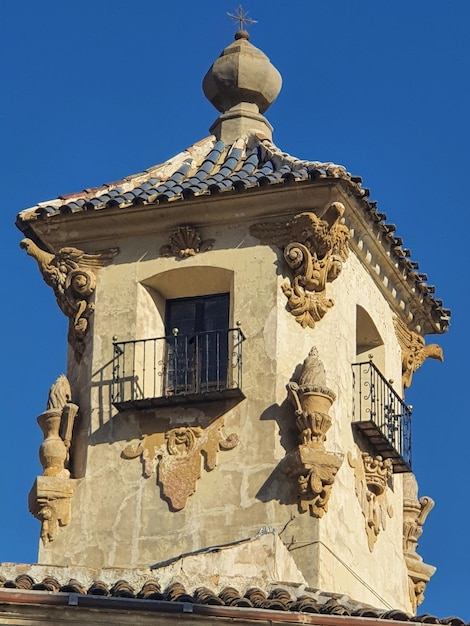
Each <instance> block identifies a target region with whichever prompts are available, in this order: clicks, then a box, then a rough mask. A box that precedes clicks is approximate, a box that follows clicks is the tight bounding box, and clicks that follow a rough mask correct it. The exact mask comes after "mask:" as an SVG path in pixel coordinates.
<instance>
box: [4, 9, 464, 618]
mask: <svg viewBox="0 0 470 626" xmlns="http://www.w3.org/2000/svg"><path fill="white" fill-rule="evenodd" d="M236 6H237V2H227V1H226V0H199V2H197V3H195V2H189V1H188V0H183V1H180V2H178V3H176V2H175V3H170V2H165V3H164V2H159V1H155V0H154V1H151V0H132V2H131V0H81V1H80V2H74V1H72V0H41V2H37V0H3V1H2V2H1V6H0V15H1V20H0V21H1V23H0V52H1V57H2V67H3V78H2V84H3V89H2V99H1V103H0V119H1V121H0V130H1V139H2V150H1V155H0V159H1V180H2V193H1V210H0V220H1V226H0V233H1V237H2V244H1V246H0V255H1V257H2V259H1V260H2V268H3V298H2V301H3V305H1V306H0V316H1V323H0V328H1V332H2V343H1V345H2V350H3V358H2V373H1V381H2V386H3V394H2V425H1V428H2V453H1V455H0V466H1V467H0V477H1V479H0V481H1V493H2V515H1V516H0V562H1V561H15V562H25V563H28V562H34V561H35V560H36V557H37V544H38V537H39V522H37V521H36V520H35V519H34V518H33V517H32V516H31V515H30V514H29V513H28V510H27V494H28V491H29V489H30V487H31V485H32V483H33V481H34V479H35V477H36V475H37V474H39V473H40V465H39V461H38V457H37V454H38V448H39V445H40V443H41V440H42V437H41V433H40V430H39V427H38V426H37V424H36V416H37V415H39V414H40V413H41V412H42V411H43V410H44V408H45V402H46V399H47V393H48V390H49V387H50V385H51V383H52V382H53V381H54V380H55V379H56V378H57V376H58V374H60V373H61V372H63V371H64V370H65V354H66V332H67V331H66V319H65V318H64V317H63V315H62V314H61V313H60V311H59V309H58V307H57V306H56V304H55V301H54V297H53V294H52V291H51V290H50V289H49V288H48V287H46V285H45V284H44V283H43V282H42V279H41V278H40V275H39V272H38V271H37V268H36V265H35V264H34V262H33V261H32V260H31V259H30V258H29V257H26V255H25V254H24V252H23V251H22V250H20V249H19V247H18V243H19V241H20V239H21V233H20V232H19V231H17V230H16V229H15V227H14V221H15V217H16V214H17V213H18V212H19V211H20V210H22V209H24V208H26V207H28V206H31V205H33V204H36V203H37V202H39V201H42V200H47V199H51V198H55V197H57V196H58V195H59V194H63V193H71V192H74V191H79V190H82V189H84V188H86V187H92V186H95V185H99V184H101V183H104V182H109V181H113V180H117V179H119V178H121V177H123V176H126V175H128V174H132V173H135V172H138V171H142V170H143V169H146V168H148V167H150V166H152V165H155V164H157V163H160V162H162V161H164V160H166V159H167V158H169V157H171V156H172V155H174V154H176V153H178V152H180V151H181V150H183V149H184V148H185V147H187V146H189V145H191V144H192V143H194V142H196V141H198V140H199V139H202V138H203V137H205V136H207V135H208V128H209V126H210V125H211V123H212V122H213V121H214V119H215V118H216V117H217V112H216V111H215V109H213V108H212V106H211V105H210V104H209V103H208V102H207V101H206V100H205V98H204V96H203V94H202V91H201V81H202V78H203V76H204V74H205V72H206V70H207V69H208V68H209V66H210V64H211V63H212V61H213V60H214V59H215V58H216V56H218V54H219V53H220V51H221V50H222V49H223V48H224V47H225V46H226V45H228V44H229V43H230V42H231V41H232V37H233V32H234V27H233V24H232V23H231V21H230V20H229V18H228V17H227V15H226V13H227V11H230V12H233V11H234V10H235V9H236ZM245 8H246V9H247V10H248V11H249V14H250V16H251V17H253V18H254V19H256V20H257V21H258V24H256V25H254V26H253V27H252V28H251V37H252V42H253V43H254V44H255V45H256V46H258V47H260V48H261V49H262V50H263V51H264V52H265V53H266V54H267V55H268V56H269V57H270V59H271V61H272V62H273V63H274V64H275V65H276V67H277V68H278V69H279V71H280V72H281V74H282V76H283V81H284V85H283V89H282V91H281V94H280V95H279V97H278V100H277V101H276V102H275V103H274V105H273V106H272V107H271V109H270V110H269V111H268V112H267V117H268V118H269V120H270V122H271V123H272V124H273V126H274V129H275V130H274V141H275V143H276V144H277V145H278V146H279V147H281V148H282V149H283V150H285V151H286V152H289V153H291V154H294V155H295V156H298V157H300V158H305V159H311V160H320V161H334V162H336V163H340V164H342V165H344V166H346V168H347V169H348V170H349V171H350V172H351V173H352V174H354V175H360V176H362V178H363V180H364V184H365V186H367V187H369V188H370V189H371V198H373V199H375V200H378V202H379V209H380V210H381V211H382V212H385V213H387V221H389V222H393V223H395V224H396V225H397V231H396V234H397V235H399V236H401V237H403V239H404V243H405V246H406V247H408V248H410V249H411V252H412V258H413V260H416V261H418V262H419V263H420V271H422V272H424V273H427V274H428V277H429V283H430V284H434V285H436V296H437V297H438V298H441V299H442V300H443V301H444V304H445V306H447V307H449V308H451V309H452V312H453V315H452V322H451V327H450V330H449V332H448V333H447V335H445V336H442V337H432V336H430V337H427V341H428V343H432V342H436V341H437V342H438V343H440V344H441V345H442V347H443V349H444V355H445V362H444V364H440V363H438V362H437V361H429V362H427V363H426V364H425V365H424V366H423V367H422V369H421V370H420V371H419V372H418V373H417V374H416V375H415V377H414V379H413V385H412V387H411V389H410V390H409V391H408V393H407V396H406V400H407V402H409V403H411V404H413V406H414V414H413V443H414V447H413V455H414V456H413V461H414V470H415V473H416V475H417V478H418V482H419V484H420V494H421V495H429V496H431V497H432V498H433V499H434V500H435V501H436V506H435V508H434V510H433V511H432V512H431V514H430V516H429V518H428V520H427V522H426V525H425V529H424V534H423V536H422V538H421V540H420V542H419V553H420V554H421V555H422V556H423V557H424V560H425V561H426V562H428V563H432V564H433V565H436V566H437V567H438V571H437V573H436V574H435V576H434V578H433V579H432V581H431V583H430V584H429V585H428V588H427V591H426V601H425V603H424V604H423V605H422V606H421V607H420V612H429V613H433V614H436V615H438V616H440V617H445V616H447V615H451V614H454V615H455V614H456V615H458V616H460V617H462V618H464V619H466V620H467V621H468V620H470V609H469V605H468V598H467V595H468V591H467V589H468V560H469V556H470V537H469V534H468V531H467V527H468V522H467V516H468V514H469V504H468V493H469V490H468V463H467V459H468V446H469V443H468V442H469V441H470V420H469V418H470V415H469V413H470V410H469V403H468V402H467V397H466V390H467V388H468V370H469V368H468V360H467V359H468V354H469V350H468V349H469V347H470V337H469V324H468V322H467V318H468V296H467V288H466V287H465V280H466V278H467V271H468V269H469V262H468V247H469V244H468V235H467V230H468V226H467V223H466V221H465V215H466V214H467V212H468V206H467V203H468V180H469V175H468V172H469V165H470V164H469V157H468V146H469V145H470V129H469V121H468V116H469V111H470V87H469V67H470V37H469V34H468V33H469V26H470V2H469V1H468V0H446V1H441V2H438V1H437V0H426V1H425V0H406V1H405V0H397V1H395V2H386V1H385V0H357V1H356V0H335V2H329V3H325V2H321V3H320V2H314V1H313V0H293V2H289V3H287V2H285V1H281V0H270V2H269V3H267V2H260V1H259V0H251V2H250V3H246V4H245ZM384 565H385V564H384Z"/></svg>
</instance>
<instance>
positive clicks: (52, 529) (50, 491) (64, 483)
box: [28, 476, 76, 544]
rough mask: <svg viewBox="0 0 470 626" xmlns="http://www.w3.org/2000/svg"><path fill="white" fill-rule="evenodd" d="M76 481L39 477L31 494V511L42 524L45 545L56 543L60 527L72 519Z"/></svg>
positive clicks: (57, 477)
mask: <svg viewBox="0 0 470 626" xmlns="http://www.w3.org/2000/svg"><path fill="white" fill-rule="evenodd" d="M75 483H76V481H75V480H73V479H71V478H64V477H61V476H38V477H37V478H36V480H35V482H34V485H33V487H32V489H31V491H30V492H29V498H28V503H29V510H30V512H31V513H32V514H33V515H34V517H35V518H36V519H38V520H39V521H40V522H41V539H42V541H43V543H44V544H47V543H49V542H50V541H54V539H55V538H56V537H57V534H58V532H59V527H60V526H67V524H68V523H69V522H70V519H71V502H72V495H73V490H74V487H75Z"/></svg>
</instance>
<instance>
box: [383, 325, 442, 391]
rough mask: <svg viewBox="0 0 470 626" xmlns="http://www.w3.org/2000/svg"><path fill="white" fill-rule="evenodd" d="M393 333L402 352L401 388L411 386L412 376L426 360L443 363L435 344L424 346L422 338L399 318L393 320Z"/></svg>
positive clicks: (440, 353)
mask: <svg viewBox="0 0 470 626" xmlns="http://www.w3.org/2000/svg"><path fill="white" fill-rule="evenodd" d="M394 324H395V333H396V335H397V339H398V342H399V344H400V347H401V352H402V382H403V387H405V388H407V387H409V386H410V385H411V381H412V378H413V374H414V373H415V372H416V370H418V369H419V368H420V367H421V365H422V364H423V363H424V361H425V360H426V359H437V360H438V361H441V362H442V361H444V353H443V351H442V348H441V347H440V346H438V345H437V344H435V343H434V344H429V345H428V346H427V345H425V341H424V338H423V337H422V336H421V335H420V334H418V333H416V332H414V331H412V330H410V329H409V328H408V327H407V326H406V324H405V323H404V322H403V320H401V319H400V318H398V317H396V318H395V319H394Z"/></svg>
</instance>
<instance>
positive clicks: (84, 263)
mask: <svg viewBox="0 0 470 626" xmlns="http://www.w3.org/2000/svg"><path fill="white" fill-rule="evenodd" d="M20 247H21V248H24V249H25V250H26V254H28V255H29V256H32V257H33V258H34V259H36V262H37V264H38V267H39V271H40V272H41V274H42V277H43V278H44V281H45V282H46V284H47V285H49V286H50V287H52V289H53V290H54V295H55V297H56V299H57V304H58V305H59V308H60V310H61V311H62V313H64V315H66V316H67V317H68V318H69V333H68V340H69V343H70V345H71V346H72V348H73V349H74V352H75V357H76V358H77V360H79V359H80V358H81V356H82V354H83V350H84V341H85V336H86V332H87V330H88V318H89V317H90V315H91V314H92V313H93V310H94V304H93V303H92V302H91V297H92V295H93V293H94V291H95V287H96V275H95V274H96V270H98V269H99V268H100V267H104V266H105V265H108V264H109V263H111V261H112V259H113V258H114V257H115V256H116V254H117V253H118V252H119V250H118V248H110V249H108V250H103V251H100V252H96V253H95V254H86V253H85V252H83V251H82V250H78V249H77V248H61V249H60V250H59V251H58V252H57V253H56V254H51V253H50V252H46V251H45V250H42V249H41V248H39V246H37V245H36V244H35V243H34V241H32V240H31V239H23V241H21V243H20Z"/></svg>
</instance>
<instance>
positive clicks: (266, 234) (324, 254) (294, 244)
mask: <svg viewBox="0 0 470 626" xmlns="http://www.w3.org/2000/svg"><path fill="white" fill-rule="evenodd" d="M343 213H344V205H343V204H341V202H334V203H333V204H332V205H331V206H330V207H329V209H328V210H327V211H326V212H325V214H324V215H323V216H322V217H321V218H319V217H317V215H315V213H311V212H307V213H300V214H299V215H296V216H295V217H294V218H293V219H292V220H290V221H288V222H284V223H280V222H277V223H273V222H271V223H265V224H255V225H253V226H252V227H251V229H250V232H251V234H252V235H253V236H255V237H257V238H258V239H260V240H261V241H262V242H263V243H270V244H276V245H278V246H279V247H280V248H282V249H283V250H284V259H285V261H286V263H287V265H288V266H289V267H290V268H291V269H292V270H293V271H294V279H293V280H288V281H287V282H286V283H285V284H284V285H283V286H282V290H283V292H284V294H285V295H286V297H287V308H288V309H289V311H290V312H291V313H292V315H293V316H294V317H295V319H296V321H297V322H298V323H299V324H300V325H301V326H302V328H306V327H307V326H309V327H310V328H314V326H315V323H316V322H318V321H320V320H321V319H322V318H323V317H324V316H325V314H326V312H327V311H328V309H329V308H330V307H332V306H333V304H334V303H333V300H331V298H328V297H327V295H326V283H327V282H332V281H333V280H334V279H335V278H337V277H338V275H339V274H340V272H341V270H342V267H343V263H344V261H346V259H347V257H348V254H349V238H350V233H349V230H348V228H347V227H346V226H345V225H344V224H343V223H341V218H342V216H343Z"/></svg>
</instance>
